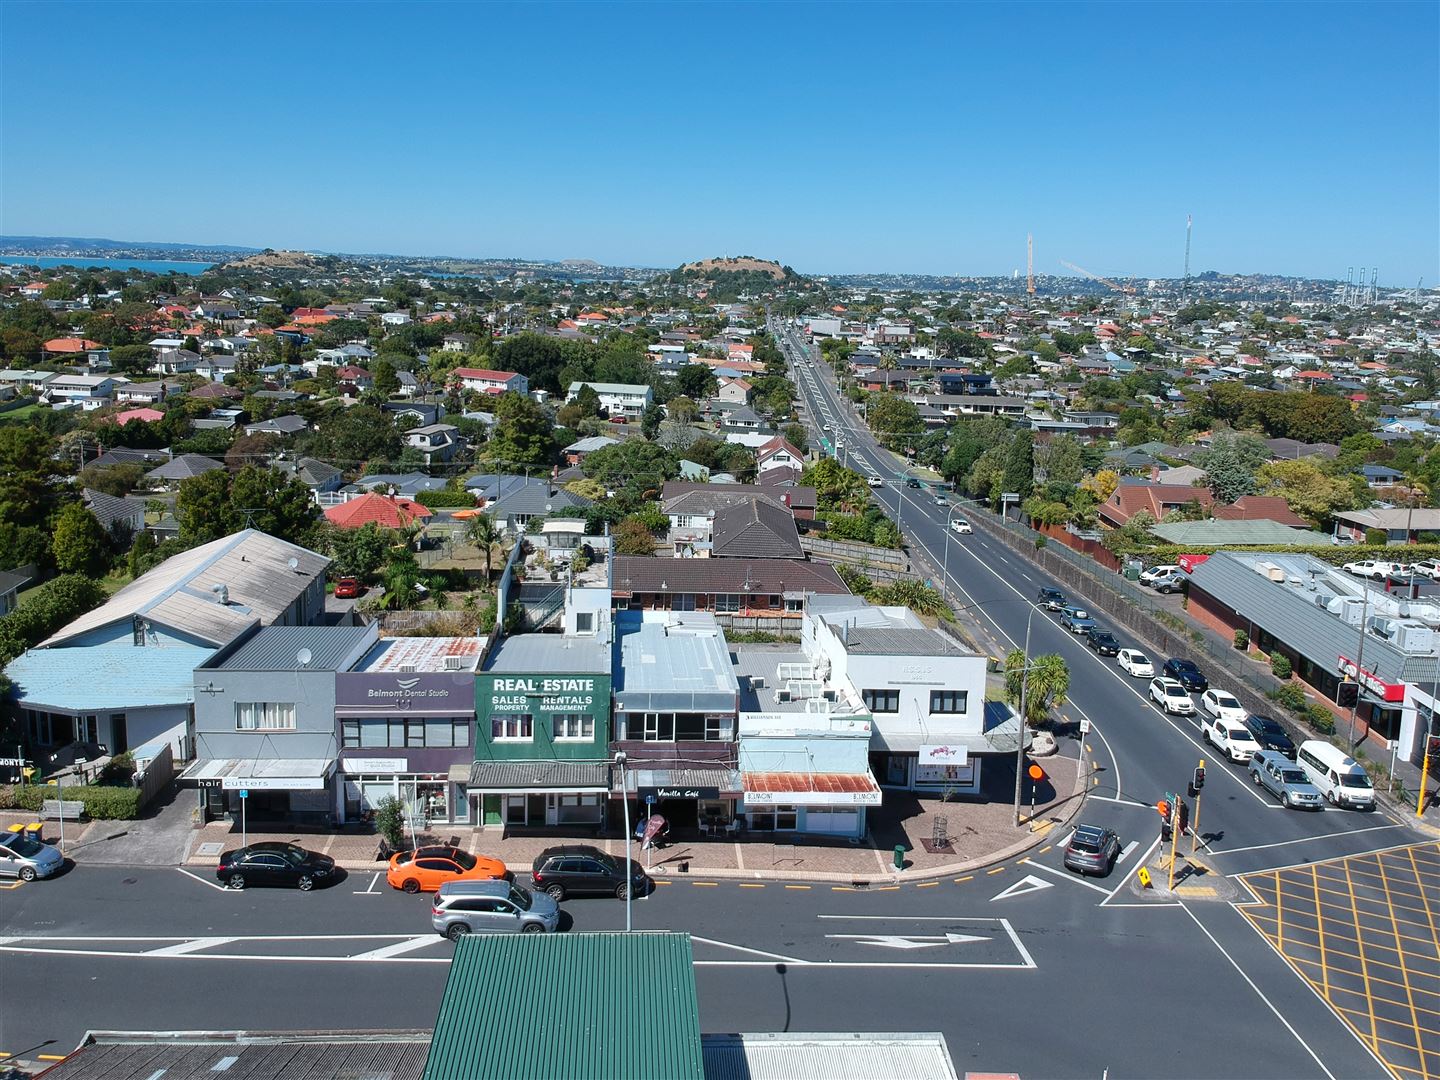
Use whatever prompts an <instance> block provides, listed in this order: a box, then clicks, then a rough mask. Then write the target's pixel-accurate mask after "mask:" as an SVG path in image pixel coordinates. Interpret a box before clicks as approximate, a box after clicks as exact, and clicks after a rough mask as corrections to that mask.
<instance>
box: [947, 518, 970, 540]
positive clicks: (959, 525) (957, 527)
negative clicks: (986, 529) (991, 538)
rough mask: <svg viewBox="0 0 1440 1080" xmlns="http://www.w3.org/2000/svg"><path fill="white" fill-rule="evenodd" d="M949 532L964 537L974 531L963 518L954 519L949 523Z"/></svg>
mask: <svg viewBox="0 0 1440 1080" xmlns="http://www.w3.org/2000/svg"><path fill="white" fill-rule="evenodd" d="M950 531H951V532H953V533H959V534H960V535H962V536H964V535H967V534H969V533H973V532H974V531H975V530H974V529H973V528H971V527H970V522H968V521H966V520H965V519H964V518H956V519H955V520H954V521H952V522H950Z"/></svg>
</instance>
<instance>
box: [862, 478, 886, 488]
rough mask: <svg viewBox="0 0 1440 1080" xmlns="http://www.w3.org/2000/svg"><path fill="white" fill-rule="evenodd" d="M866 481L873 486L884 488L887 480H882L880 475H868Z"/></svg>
mask: <svg viewBox="0 0 1440 1080" xmlns="http://www.w3.org/2000/svg"><path fill="white" fill-rule="evenodd" d="M865 482H866V483H867V484H869V485H870V486H871V487H872V488H882V487H884V486H885V481H884V480H881V479H880V477H878V476H868V477H866V478H865Z"/></svg>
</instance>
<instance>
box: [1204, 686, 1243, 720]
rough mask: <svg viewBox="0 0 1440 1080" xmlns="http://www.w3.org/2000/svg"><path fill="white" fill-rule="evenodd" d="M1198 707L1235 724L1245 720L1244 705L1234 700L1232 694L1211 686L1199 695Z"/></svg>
mask: <svg viewBox="0 0 1440 1080" xmlns="http://www.w3.org/2000/svg"><path fill="white" fill-rule="evenodd" d="M1200 707H1201V708H1202V709H1204V710H1205V711H1206V712H1207V713H1209V714H1210V715H1211V716H1214V717H1217V718H1218V719H1221V720H1231V721H1234V722H1235V723H1237V724H1243V723H1244V722H1245V716H1246V712H1245V706H1243V705H1241V704H1240V702H1238V701H1236V700H1235V695H1234V694H1227V693H1226V692H1225V691H1224V690H1217V689H1215V687H1213V686H1212V687H1211V688H1210V689H1209V690H1206V691H1205V693H1203V694H1201V695H1200Z"/></svg>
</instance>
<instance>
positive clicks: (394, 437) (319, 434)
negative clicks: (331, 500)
mask: <svg viewBox="0 0 1440 1080" xmlns="http://www.w3.org/2000/svg"><path fill="white" fill-rule="evenodd" d="M320 370H321V371H322V372H324V371H330V372H331V373H332V374H333V372H334V369H333V368H330V367H329V366H328V365H327V366H325V367H322V368H321V369H320ZM400 445H401V444H400V433H399V432H398V431H396V430H395V425H394V424H393V423H392V422H391V420H390V417H389V416H388V415H387V414H385V413H384V412H382V411H380V410H379V409H377V408H376V407H375V406H373V405H356V406H353V407H352V408H349V409H337V410H335V411H334V412H332V413H330V414H329V415H327V416H325V417H324V418H322V419H321V420H320V423H319V426H318V428H317V430H316V432H315V434H314V435H313V436H311V437H310V439H309V442H308V445H307V446H306V450H307V452H308V453H310V454H311V455H312V456H313V457H318V458H321V459H323V460H325V461H329V462H331V463H332V464H335V465H338V466H340V467H341V468H343V469H346V470H347V471H355V472H359V471H360V470H361V469H362V467H363V466H364V465H365V464H366V463H367V462H369V461H370V460H371V459H372V458H374V459H377V460H385V461H389V460H393V459H394V458H397V457H399V456H400Z"/></svg>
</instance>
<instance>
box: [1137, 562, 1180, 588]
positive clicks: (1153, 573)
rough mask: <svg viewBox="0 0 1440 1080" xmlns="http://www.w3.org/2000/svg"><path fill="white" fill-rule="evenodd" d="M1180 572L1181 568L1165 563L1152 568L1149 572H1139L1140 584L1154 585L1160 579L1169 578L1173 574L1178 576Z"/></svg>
mask: <svg viewBox="0 0 1440 1080" xmlns="http://www.w3.org/2000/svg"><path fill="white" fill-rule="evenodd" d="M1181 572H1182V570H1181V568H1180V567H1179V566H1177V565H1176V564H1174V563H1166V564H1164V565H1163V566H1152V567H1151V568H1150V569H1149V570H1143V571H1141V573H1140V584H1141V585H1154V584H1155V582H1156V581H1157V580H1158V579H1160V578H1163V577H1170V576H1171V575H1173V574H1179V573H1181Z"/></svg>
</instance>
